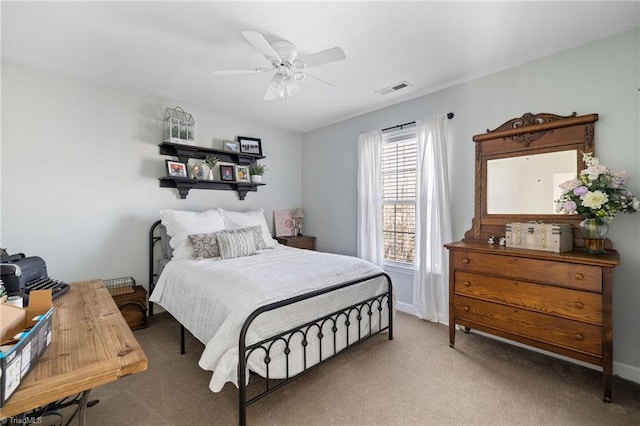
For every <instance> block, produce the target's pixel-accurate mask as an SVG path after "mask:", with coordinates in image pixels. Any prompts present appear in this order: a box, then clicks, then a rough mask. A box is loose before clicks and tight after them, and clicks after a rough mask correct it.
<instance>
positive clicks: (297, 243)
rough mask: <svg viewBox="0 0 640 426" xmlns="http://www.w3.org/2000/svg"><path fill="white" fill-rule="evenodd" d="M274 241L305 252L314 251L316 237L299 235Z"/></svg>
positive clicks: (278, 238)
mask: <svg viewBox="0 0 640 426" xmlns="http://www.w3.org/2000/svg"><path fill="white" fill-rule="evenodd" d="M276 241H278V242H279V243H280V244H283V245H285V246H289V247H296V248H301V249H307V250H315V249H316V237H310V236H308V235H299V236H296V237H276Z"/></svg>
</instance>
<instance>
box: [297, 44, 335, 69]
mask: <svg viewBox="0 0 640 426" xmlns="http://www.w3.org/2000/svg"><path fill="white" fill-rule="evenodd" d="M345 58H346V55H345V54H344V52H343V51H342V49H340V48H339V47H332V48H331V49H327V50H323V51H321V52H318V53H314V54H311V55H309V56H304V57H302V58H298V61H302V62H304V64H305V66H306V67H307V68H310V67H317V66H318V65H324V64H328V63H330V62H336V61H342V60H343V59H345ZM296 62H297V61H296Z"/></svg>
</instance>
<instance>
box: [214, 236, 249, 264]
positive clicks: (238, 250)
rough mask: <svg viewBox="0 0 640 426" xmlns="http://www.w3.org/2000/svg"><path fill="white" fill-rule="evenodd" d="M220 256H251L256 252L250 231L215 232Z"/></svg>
mask: <svg viewBox="0 0 640 426" xmlns="http://www.w3.org/2000/svg"><path fill="white" fill-rule="evenodd" d="M216 236H217V238H218V245H219V246H220V257H221V258H223V259H233V258H235V257H242V256H251V255H252V254H255V253H256V243H255V240H254V237H253V232H251V231H241V232H227V231H222V232H217V233H216Z"/></svg>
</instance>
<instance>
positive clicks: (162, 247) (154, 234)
mask: <svg viewBox="0 0 640 426" xmlns="http://www.w3.org/2000/svg"><path fill="white" fill-rule="evenodd" d="M172 256H173V249H172V248H171V246H170V245H169V235H167V228H166V227H165V226H164V225H163V224H162V223H161V221H159V220H157V221H155V222H154V223H153V225H151V228H150V229H149V295H151V293H153V289H154V287H155V286H156V281H157V280H158V277H159V276H160V274H161V273H162V269H163V268H164V265H166V264H167V262H169V260H171V257H172ZM149 316H153V303H151V302H149Z"/></svg>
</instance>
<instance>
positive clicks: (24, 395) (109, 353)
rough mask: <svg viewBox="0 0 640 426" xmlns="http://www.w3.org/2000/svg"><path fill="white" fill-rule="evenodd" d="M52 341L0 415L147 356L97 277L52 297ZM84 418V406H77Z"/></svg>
mask: <svg viewBox="0 0 640 426" xmlns="http://www.w3.org/2000/svg"><path fill="white" fill-rule="evenodd" d="M53 305H54V312H53V324H52V337H51V344H50V345H49V347H48V348H47V349H46V350H45V351H44V353H43V354H42V356H41V357H40V359H39V360H38V363H37V364H36V365H35V367H33V369H32V370H31V371H30V372H29V373H28V374H27V376H25V378H24V380H23V381H22V383H21V384H20V386H19V387H18V389H17V390H16V391H15V393H14V394H13V395H12V396H11V398H10V399H9V402H8V403H7V404H6V405H5V406H4V407H2V408H1V409H0V419H3V418H5V417H10V416H15V415H17V414H20V413H24V412H27V411H30V410H33V409H35V408H38V407H41V406H43V405H46V404H49V403H51V402H54V401H58V400H60V399H63V398H65V397H68V396H71V395H76V394H79V393H81V392H85V395H84V396H83V400H84V403H85V404H86V399H87V396H88V392H87V391H89V390H91V389H93V388H95V387H98V386H101V385H104V384H106V383H109V382H114V381H116V380H117V379H118V378H120V377H123V376H127V375H129V374H134V373H138V372H140V371H144V370H146V369H147V357H146V355H145V354H144V352H143V351H142V348H141V347H140V344H139V343H138V341H137V340H136V339H135V337H134V336H133V333H132V332H131V330H130V329H129V326H128V325H127V323H126V321H125V320H124V318H123V317H122V315H121V314H120V311H119V310H118V307H117V306H116V304H115V302H114V301H113V299H112V297H111V295H110V294H109V292H108V291H107V289H106V288H105V287H104V284H103V283H102V281H101V280H91V281H82V282H78V283H73V284H71V289H70V290H69V291H68V292H67V293H66V294H63V295H62V296H60V297H58V298H56V299H55V300H54V301H53ZM79 414H80V417H79V420H78V422H79V424H83V422H84V419H83V414H84V407H82V406H81V407H80V412H79Z"/></svg>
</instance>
